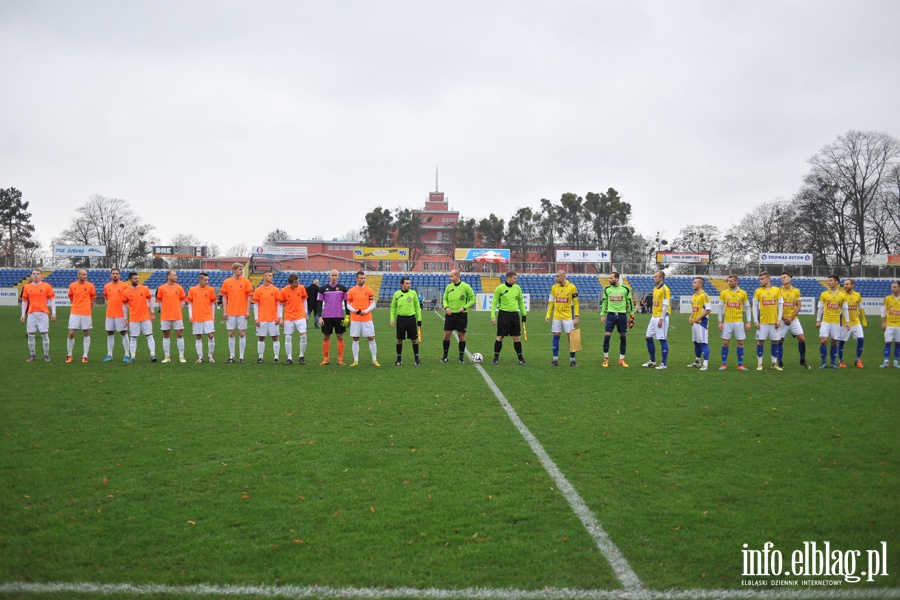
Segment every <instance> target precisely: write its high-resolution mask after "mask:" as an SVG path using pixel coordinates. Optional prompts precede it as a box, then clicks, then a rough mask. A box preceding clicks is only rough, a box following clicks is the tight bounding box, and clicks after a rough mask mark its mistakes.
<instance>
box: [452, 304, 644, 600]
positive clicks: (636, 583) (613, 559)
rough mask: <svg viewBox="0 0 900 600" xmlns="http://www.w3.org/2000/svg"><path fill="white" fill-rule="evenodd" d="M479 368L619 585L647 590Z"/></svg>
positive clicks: (575, 492)
mask: <svg viewBox="0 0 900 600" xmlns="http://www.w3.org/2000/svg"><path fill="white" fill-rule="evenodd" d="M435 314H437V316H438V318H441V315H440V314H438V313H435ZM454 335H455V332H454ZM466 354H467V355H469V358H471V357H472V355H471V352H469V349H468V348H466ZM475 367H476V368H477V369H478V372H479V373H481V376H482V377H483V378H484V380H485V382H487V384H488V387H489V388H490V389H491V391H492V392H494V396H496V397H497V400H498V401H499V402H500V406H502V407H503V410H505V411H506V414H507V416H509V419H510V421H512V423H513V425H514V426H515V427H516V429H517V430H518V431H519V434H521V436H522V437H523V438H525V441H526V442H528V445H529V446H531V450H532V451H533V452H534V453H535V455H537V457H538V460H539V461H540V462H541V465H542V466H543V467H544V470H545V471H547V474H548V475H550V478H551V479H553V481H554V483H556V487H557V488H559V490H560V491H561V492H562V495H563V497H564V498H565V499H566V501H567V502H568V503H569V506H570V507H571V508H572V511H573V512H574V513H575V514H576V515H577V516H578V518H579V519H580V520H581V524H582V525H584V528H585V529H587V532H588V534H590V536H591V537H592V538H594V543H595V544H597V548H599V549H600V552H601V553H602V554H603V556H604V558H606V560H607V561H608V562H609V566H610V567H612V570H613V573H614V574H615V576H616V578H617V579H618V580H619V583H621V584H622V587H623V588H625V589H626V590H628V591H632V592H635V591H641V590H643V589H644V586H643V584H642V583H641V580H640V578H639V577H638V576H637V573H635V572H634V570H633V569H632V568H631V565H630V564H628V560H627V559H626V558H625V556H624V555H623V554H622V551H621V550H619V548H618V546H616V544H615V542H613V541H612V539H611V538H610V537H609V534H607V533H606V530H605V529H603V526H602V525H600V521H598V520H597V517H596V516H595V515H594V513H593V512H592V511H591V509H590V508H588V505H587V504H586V503H585V502H584V500H583V499H582V498H581V495H580V494H579V493H578V491H577V490H576V489H575V487H574V486H573V485H572V484H571V483H569V480H568V479H566V476H565V475H563V473H562V471H560V470H559V467H557V466H556V463H555V462H553V459H552V458H550V455H549V454H547V451H546V450H544V446H542V445H541V443H540V442H539V441H538V439H537V438H536V437H535V436H534V434H532V433H531V431H530V430H529V429H528V427H526V426H525V423H523V422H522V419H520V418H519V415H518V414H517V413H516V410H515V409H514V408H513V407H512V405H511V404H510V403H509V400H507V399H506V396H504V395H503V392H501V391H500V388H498V387H497V384H496V383H494V380H493V379H491V376H490V375H488V373H487V371H486V370H485V369H484V367H482V366H481V365H480V364H476V365H475Z"/></svg>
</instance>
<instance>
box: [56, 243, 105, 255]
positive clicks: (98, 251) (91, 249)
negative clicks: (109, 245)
mask: <svg viewBox="0 0 900 600" xmlns="http://www.w3.org/2000/svg"><path fill="white" fill-rule="evenodd" d="M73 256H96V257H98V258H99V257H103V256H106V246H63V245H60V246H53V258H71V257H73Z"/></svg>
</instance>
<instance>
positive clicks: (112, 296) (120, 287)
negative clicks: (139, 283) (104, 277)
mask: <svg viewBox="0 0 900 600" xmlns="http://www.w3.org/2000/svg"><path fill="white" fill-rule="evenodd" d="M121 276H122V275H121V272H120V271H119V269H112V270H111V271H110V272H109V277H110V281H109V283H107V284H106V285H105V286H103V298H104V299H105V300H106V358H104V359H103V362H109V361H111V360H112V359H113V356H112V354H113V348H115V345H116V332H117V331H118V332H119V334H120V335H121V336H122V346H123V347H124V348H125V358H124V359H122V360H123V362H129V360H130V356H131V354H130V352H131V342H130V341H129V339H128V323H127V322H126V321H125V312H124V310H123V304H124V303H125V292H126V291H127V290H128V284H127V283H125V282H124V281H122V280H121Z"/></svg>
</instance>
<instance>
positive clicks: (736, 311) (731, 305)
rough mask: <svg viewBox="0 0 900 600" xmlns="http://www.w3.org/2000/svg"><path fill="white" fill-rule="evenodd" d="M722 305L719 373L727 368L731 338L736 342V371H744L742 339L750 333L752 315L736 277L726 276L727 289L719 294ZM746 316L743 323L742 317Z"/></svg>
mask: <svg viewBox="0 0 900 600" xmlns="http://www.w3.org/2000/svg"><path fill="white" fill-rule="evenodd" d="M719 299H720V300H721V301H722V303H721V304H720V305H719V331H720V332H722V366H721V367H719V370H720V371H724V370H725V369H727V368H728V366H727V365H728V344H729V342H730V341H731V338H732V337H734V339H736V340H737V359H738V367H737V368H738V371H746V370H747V368H746V367H745V366H744V339H746V337H747V332H748V331H750V321H751V320H752V319H753V313H752V312H751V311H750V299H749V298H748V297H747V292H745V291H744V290H742V289H741V288H740V287H738V278H737V275H729V276H728V288H726V289H724V290H722V293H721V294H719ZM744 313H746V314H747V322H746V323H744V320H743V315H744Z"/></svg>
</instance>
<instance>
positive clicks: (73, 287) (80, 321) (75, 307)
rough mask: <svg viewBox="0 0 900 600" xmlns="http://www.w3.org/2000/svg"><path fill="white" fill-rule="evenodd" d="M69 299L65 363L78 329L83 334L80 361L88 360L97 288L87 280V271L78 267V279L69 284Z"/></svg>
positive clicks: (68, 360) (70, 358) (68, 359)
mask: <svg viewBox="0 0 900 600" xmlns="http://www.w3.org/2000/svg"><path fill="white" fill-rule="evenodd" d="M68 296H69V300H70V301H71V302H72V312H70V313H69V338H68V339H67V340H66V363H71V362H72V350H73V349H74V348H75V332H76V331H78V330H79V329H80V330H81V331H82V333H83V335H84V341H83V348H84V352H83V354H82V356H81V362H83V363H86V362H87V361H88V350H89V349H90V347H91V328H92V327H93V325H94V324H93V319H92V318H91V315H92V313H93V310H94V301H95V300H96V299H97V290H96V289H94V284H93V283H91V282H90V281H88V280H87V271H86V270H85V269H78V279H76V280H75V281H73V282H72V283H70V284H69V294H68Z"/></svg>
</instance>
